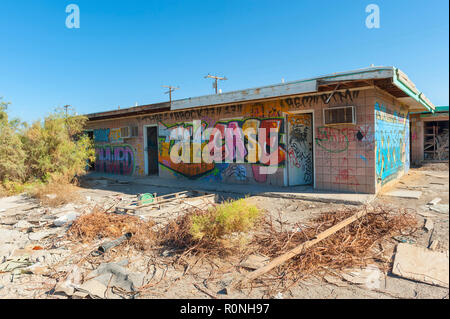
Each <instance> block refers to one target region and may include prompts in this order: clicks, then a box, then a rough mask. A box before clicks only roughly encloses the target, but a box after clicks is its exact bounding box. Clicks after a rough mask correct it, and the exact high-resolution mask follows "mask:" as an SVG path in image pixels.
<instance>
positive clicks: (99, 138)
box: [94, 128, 123, 143]
mask: <svg viewBox="0 0 450 319" xmlns="http://www.w3.org/2000/svg"><path fill="white" fill-rule="evenodd" d="M94 141H95V142H96V143H123V139H122V136H121V129H120V128H100V129H95V130H94Z"/></svg>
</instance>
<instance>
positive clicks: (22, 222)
mask: <svg viewBox="0 0 450 319" xmlns="http://www.w3.org/2000/svg"><path fill="white" fill-rule="evenodd" d="M33 226H34V225H33V224H30V223H29V222H27V221H26V220H19V221H18V222H17V223H16V224H14V228H20V229H22V228H30V227H33Z"/></svg>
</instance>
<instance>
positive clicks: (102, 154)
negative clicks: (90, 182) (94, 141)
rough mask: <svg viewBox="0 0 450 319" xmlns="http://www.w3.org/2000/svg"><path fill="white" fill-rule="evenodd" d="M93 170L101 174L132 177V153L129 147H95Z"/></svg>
mask: <svg viewBox="0 0 450 319" xmlns="http://www.w3.org/2000/svg"><path fill="white" fill-rule="evenodd" d="M95 155H96V160H95V170H96V171H97V172H101V173H109V174H119V175H133V172H134V152H133V149H132V148H131V146H130V145H126V144H122V145H112V144H103V145H95Z"/></svg>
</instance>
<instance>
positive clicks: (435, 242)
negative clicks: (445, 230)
mask: <svg viewBox="0 0 450 319" xmlns="http://www.w3.org/2000/svg"><path fill="white" fill-rule="evenodd" d="M438 247H439V240H437V239H435V240H433V242H432V243H431V244H430V246H429V247H428V249H431V250H434V251H435V250H437V249H438Z"/></svg>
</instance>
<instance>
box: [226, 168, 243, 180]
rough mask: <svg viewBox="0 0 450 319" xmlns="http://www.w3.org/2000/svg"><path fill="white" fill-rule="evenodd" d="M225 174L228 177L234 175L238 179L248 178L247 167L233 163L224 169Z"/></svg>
mask: <svg viewBox="0 0 450 319" xmlns="http://www.w3.org/2000/svg"><path fill="white" fill-rule="evenodd" d="M224 174H225V175H226V176H228V177H234V178H235V179H236V180H238V181H245V180H247V169H246V168H245V166H244V165H238V164H231V165H230V166H228V168H227V169H226V170H225V171H224Z"/></svg>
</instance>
